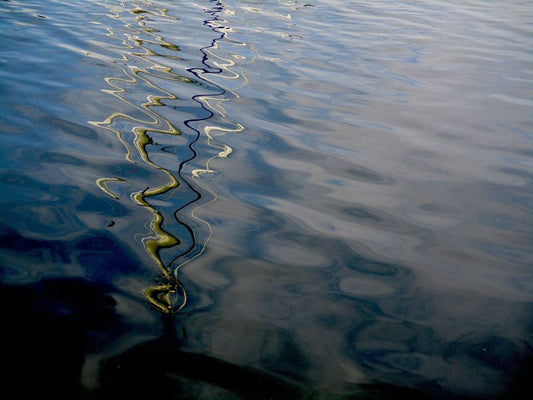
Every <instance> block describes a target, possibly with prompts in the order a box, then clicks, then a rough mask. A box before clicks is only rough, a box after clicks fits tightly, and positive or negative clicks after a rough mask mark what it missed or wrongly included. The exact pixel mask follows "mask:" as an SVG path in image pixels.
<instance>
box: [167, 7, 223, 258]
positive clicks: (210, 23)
mask: <svg viewBox="0 0 533 400" xmlns="http://www.w3.org/2000/svg"><path fill="white" fill-rule="evenodd" d="M211 1H212V2H214V3H216V4H215V6H214V7H213V8H212V9H211V10H206V11H205V13H206V14H209V15H211V16H212V18H210V19H207V20H204V21H203V24H204V26H208V27H210V28H211V29H212V30H213V31H214V32H216V33H218V34H220V36H219V37H217V38H215V39H213V40H212V41H211V44H210V45H209V46H205V47H202V48H201V49H200V51H201V52H202V54H203V57H202V64H203V65H204V66H205V67H206V68H188V69H187V71H188V72H190V73H191V74H193V75H194V76H195V77H196V78H197V79H198V80H200V81H204V82H207V83H209V84H210V85H214V86H215V87H217V88H218V89H220V92H219V93H215V94H212V93H210V94H209V95H210V96H223V95H224V94H226V90H225V89H224V88H222V87H220V86H218V85H217V84H215V83H213V82H211V81H208V80H207V79H205V78H203V77H202V75H203V74H220V73H222V69H221V68H216V67H212V66H210V65H209V63H208V60H209V56H208V50H209V49H211V48H214V47H215V45H216V42H218V41H219V40H222V39H224V37H225V36H226V34H225V33H224V32H220V30H219V29H220V28H221V27H222V26H221V25H218V24H217V25H215V24H214V23H213V22H214V21H219V20H220V18H219V17H218V15H217V14H218V13H220V12H221V11H222V10H223V9H224V7H223V6H222V4H221V2H220V1H219V0H211ZM205 95H206V93H204V94H197V95H194V96H193V97H192V99H193V100H194V101H195V102H197V103H198V104H200V107H202V109H203V110H205V111H206V112H207V113H208V116H206V117H204V118H191V119H188V120H186V121H184V124H185V126H187V127H188V128H190V129H191V130H192V131H194V132H195V133H196V137H195V138H194V139H193V140H191V141H190V143H189V145H188V146H189V149H190V150H191V152H192V154H193V155H192V156H191V157H190V158H188V159H186V160H184V161H182V162H180V165H179V167H178V175H179V176H180V178H181V179H182V181H183V182H184V183H185V184H186V185H187V186H188V187H189V189H191V190H192V191H193V192H194V193H195V194H196V197H195V198H194V199H192V200H190V201H189V202H187V203H185V204H184V205H182V206H181V207H179V208H178V209H177V210H176V211H175V212H174V217H175V218H176V220H177V221H178V222H179V223H180V224H182V225H183V226H184V227H185V229H187V231H188V232H189V234H190V235H191V239H192V243H191V245H190V246H189V248H188V249H186V250H185V251H184V252H182V253H181V254H179V255H177V256H176V257H175V258H174V259H173V260H172V261H171V263H170V265H173V264H174V263H175V262H176V261H177V260H178V259H179V258H183V257H185V256H187V255H189V254H191V253H192V252H193V251H194V249H195V248H196V246H197V244H198V243H197V240H196V235H195V233H194V230H193V229H192V228H191V227H190V226H189V225H187V223H186V222H184V221H182V220H181V219H180V218H179V213H180V211H181V210H183V209H184V208H186V207H188V206H190V205H191V204H193V203H195V202H197V201H199V200H200V199H201V198H202V194H201V193H200V192H199V191H198V190H197V189H195V188H194V186H193V185H192V184H191V183H190V182H189V180H188V178H187V177H185V176H184V174H183V168H184V166H185V165H186V164H187V163H189V162H190V161H192V160H194V159H195V158H196V157H197V156H198V153H197V152H196V150H195V149H194V145H195V143H196V142H198V140H199V139H200V136H201V132H200V131H199V130H198V129H196V128H195V127H194V126H193V124H194V123H196V122H201V121H207V120H209V119H210V118H213V116H214V115H215V114H214V113H213V112H212V111H211V110H209V109H208V108H207V107H206V106H205V104H204V103H203V102H202V101H201V100H200V98H201V97H203V96H205Z"/></svg>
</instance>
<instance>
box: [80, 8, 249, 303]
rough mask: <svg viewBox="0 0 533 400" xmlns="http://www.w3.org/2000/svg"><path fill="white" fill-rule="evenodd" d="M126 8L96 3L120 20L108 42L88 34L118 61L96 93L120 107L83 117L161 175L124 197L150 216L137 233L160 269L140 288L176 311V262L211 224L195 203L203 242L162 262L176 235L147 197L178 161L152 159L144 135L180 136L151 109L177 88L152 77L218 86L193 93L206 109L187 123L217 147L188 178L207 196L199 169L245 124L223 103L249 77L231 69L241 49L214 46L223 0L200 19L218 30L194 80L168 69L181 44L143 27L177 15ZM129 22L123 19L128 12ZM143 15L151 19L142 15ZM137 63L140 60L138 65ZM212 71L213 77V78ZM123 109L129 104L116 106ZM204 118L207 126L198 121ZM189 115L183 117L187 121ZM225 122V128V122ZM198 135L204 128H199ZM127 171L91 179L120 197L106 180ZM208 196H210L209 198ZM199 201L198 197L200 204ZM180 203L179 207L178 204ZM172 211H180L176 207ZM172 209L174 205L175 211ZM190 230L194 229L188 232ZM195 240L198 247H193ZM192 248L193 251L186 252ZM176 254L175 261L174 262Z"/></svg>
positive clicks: (225, 150)
mask: <svg viewBox="0 0 533 400" xmlns="http://www.w3.org/2000/svg"><path fill="white" fill-rule="evenodd" d="M131 4H132V6H130V7H128V6H127V4H126V2H122V3H119V4H113V5H110V4H107V3H102V5H103V6H104V7H106V8H107V9H108V11H109V12H110V14H108V16H109V17H110V18H112V19H114V20H120V21H126V23H124V24H123V25H122V26H120V27H118V28H111V27H107V28H106V31H107V33H106V36H107V37H108V38H109V40H108V42H111V43H107V42H105V43H104V42H97V41H93V42H92V44H94V45H97V46H101V48H103V49H105V51H106V52H109V51H111V52H113V53H115V54H116V55H117V56H118V58H117V57H115V58H114V62H117V61H118V62H120V64H122V65H123V66H122V67H121V75H120V76H111V77H106V78H105V82H106V83H107V85H108V87H107V88H106V89H102V92H104V93H106V94H108V95H110V96H113V97H114V98H116V99H118V100H120V102H121V104H122V105H124V107H123V108H122V110H116V111H113V112H111V113H110V115H109V116H108V117H107V118H105V119H104V120H103V121H89V123H90V124H92V125H94V126H97V127H98V128H101V129H105V130H107V131H109V132H113V134H114V135H115V136H116V137H117V138H118V140H119V141H120V142H121V144H122V145H123V146H124V148H125V156H124V157H125V159H126V160H127V162H129V163H132V164H137V165H140V166H141V165H142V166H143V167H148V168H150V169H151V171H153V172H154V173H157V174H161V175H163V176H164V177H165V183H163V184H161V185H159V186H156V187H152V186H150V183H151V182H147V183H146V185H145V186H143V188H139V189H138V190H136V191H134V192H133V193H131V194H130V198H131V200H132V201H133V202H134V203H135V204H137V205H138V206H140V207H143V208H144V209H146V210H148V211H149V212H150V214H151V221H150V223H149V229H150V233H149V234H148V235H144V236H142V237H140V238H139V239H140V241H141V242H142V244H143V247H144V249H145V250H146V252H147V253H148V254H149V256H150V257H151V258H152V259H153V260H154V262H155V263H156V265H157V267H158V269H159V272H160V276H159V278H158V279H157V280H156V282H155V283H154V285H152V286H150V287H149V288H146V289H145V290H144V295H145V297H146V299H147V300H148V302H149V303H150V304H151V305H152V306H153V307H155V308H156V309H158V310H160V311H162V312H164V313H176V312H178V311H180V310H181V309H182V308H183V307H184V306H185V304H186V301H187V294H186V292H185V289H184V287H183V286H182V284H181V283H180V281H179V279H178V271H179V269H180V268H181V267H182V266H183V265H185V264H187V263H188V262H190V261H192V260H193V259H195V258H197V257H199V256H200V255H201V254H202V253H203V252H204V251H205V248H206V245H207V242H208V241H209V239H210V237H211V233H212V230H211V226H210V225H209V223H208V222H206V221H205V220H203V219H201V218H200V217H198V216H197V215H196V212H197V210H198V207H199V206H196V207H195V208H193V209H192V211H191V212H190V216H191V217H192V218H193V219H194V220H196V221H197V222H200V223H202V224H204V226H206V227H207V230H208V235H207V237H206V238H205V239H204V241H203V243H197V242H196V238H195V237H194V238H193V242H194V243H193V246H192V247H191V249H189V250H187V251H186V252H185V253H183V254H181V255H178V256H177V257H175V258H174V260H173V261H172V262H170V263H169V265H166V264H165V262H164V261H163V258H162V255H161V252H162V250H164V249H169V248H172V247H174V246H177V245H179V244H180V240H179V239H178V238H177V237H176V236H175V235H173V234H172V233H170V232H168V230H166V229H165V228H164V226H163V224H164V216H163V214H162V213H161V212H160V211H159V210H158V209H157V208H156V207H155V206H154V204H153V201H152V199H153V198H155V197H157V196H160V195H162V194H165V193H168V192H170V191H171V190H173V189H175V188H177V187H178V186H179V185H180V180H179V179H178V177H179V175H178V174H179V168H178V166H177V165H176V168H175V169H174V170H175V171H173V170H171V169H168V168H165V167H163V166H161V165H159V164H157V163H156V162H154V161H153V160H152V159H151V158H150V155H149V152H148V149H147V147H148V146H149V145H151V144H153V141H152V138H151V135H152V134H162V135H171V136H172V135H181V132H180V131H179V130H178V129H177V128H176V127H175V126H174V125H173V124H172V122H171V121H169V120H168V119H166V118H165V117H164V116H163V115H162V114H161V113H159V112H158V111H157V109H158V107H166V104H165V102H167V103H168V102H171V101H174V100H177V99H178V97H177V95H176V94H174V93H172V92H171V91H170V90H168V89H166V88H164V87H161V86H160V85H158V84H156V83H155V82H160V81H161V80H166V81H173V82H179V83H185V84H187V83H196V82H197V81H205V82H208V83H209V84H211V85H212V87H215V88H219V89H220V92H219V93H217V94H215V95H197V96H194V99H195V100H196V101H197V102H198V103H200V104H201V105H202V108H203V109H205V110H207V111H209V112H210V113H211V114H212V116H211V117H208V118H205V119H204V120H201V119H200V120H191V121H195V122H197V123H198V126H191V125H193V123H192V122H191V125H189V124H187V123H186V125H187V126H189V127H191V128H192V129H194V130H195V131H197V133H198V134H199V135H200V137H205V138H206V145H207V146H208V147H210V148H213V149H216V150H217V154H215V155H214V156H212V157H210V158H209V159H208V160H207V161H205V167H203V168H198V169H195V170H193V171H192V177H193V179H195V180H196V184H197V185H198V187H200V188H201V189H202V190H203V191H204V192H205V193H209V194H210V195H211V200H210V202H213V201H215V200H216V195H215V194H214V193H213V192H212V191H211V190H210V189H209V188H206V187H205V185H203V184H202V183H201V182H200V181H199V178H200V177H201V175H202V174H205V173H213V172H215V171H214V170H213V169H212V167H211V164H212V161H213V160H214V159H216V158H227V157H228V156H229V155H230V154H231V153H232V152H233V149H232V148H231V147H230V146H229V145H228V144H225V143H223V142H222V141H221V140H220V139H221V137H222V136H224V135H226V134H228V133H237V132H241V131H243V130H244V126H242V125H241V124H238V123H234V122H232V121H229V120H228V119H227V117H226V110H225V108H224V102H226V101H229V100H231V98H234V97H238V95H237V94H236V93H235V91H234V90H235V88H238V87H240V86H243V85H245V84H246V83H247V82H248V80H247V78H246V76H245V75H244V74H243V73H242V71H239V72H240V73H239V72H238V71H237V69H238V67H237V65H236V63H235V61H234V59H235V60H241V59H244V58H245V57H244V56H239V55H238V54H232V55H231V56H228V57H229V58H224V57H222V56H221V55H219V54H218V53H220V52H221V49H220V47H219V44H218V41H220V40H222V39H225V38H226V37H227V35H228V33H231V32H232V30H231V29H230V28H227V27H225V26H223V24H224V23H225V22H226V21H223V20H221V19H219V17H218V15H217V13H218V12H219V11H220V10H219V8H221V5H222V3H221V2H219V3H217V6H218V7H219V8H215V11H206V13H208V14H210V15H212V16H213V19H212V20H208V21H204V25H206V26H208V27H210V28H211V29H212V30H213V31H214V32H216V33H217V34H219V37H218V38H217V39H215V40H213V41H212V43H211V45H210V46H208V47H205V48H203V49H201V52H203V54H204V59H203V61H202V63H203V64H204V65H205V66H206V67H207V69H205V70H203V69H189V70H188V72H191V73H192V74H193V75H194V76H195V77H196V78H198V80H192V79H190V78H187V77H185V76H183V75H180V74H178V73H176V72H174V71H173V69H172V68H171V67H170V66H168V65H165V64H164V62H165V60H167V61H168V62H171V61H182V59H181V58H180V57H179V52H180V47H179V46H177V45H176V44H174V43H170V42H168V41H166V40H165V39H164V38H163V36H162V35H161V34H160V31H159V30H157V29H155V28H153V27H150V26H147V22H148V21H149V20H151V19H155V18H163V19H172V20H177V18H176V17H173V16H171V15H169V14H168V12H167V11H168V10H166V9H159V10H157V9H155V11H154V9H152V8H153V5H152V4H151V3H150V2H148V1H147V2H143V3H142V4H143V6H142V7H140V6H138V5H135V2H131ZM128 14H130V15H132V16H134V17H133V19H134V22H133V23H131V22H127V20H128V19H129V20H130V21H131V17H129V18H128V17H127V15H128ZM148 16H150V19H149V18H148ZM228 43H230V44H231V45H232V46H246V44H244V43H240V42H238V41H235V40H231V41H228ZM159 49H165V51H167V52H168V50H170V51H171V52H174V53H173V54H160V53H159V52H158V51H162V50H159ZM87 55H88V56H90V57H96V58H100V59H102V58H105V59H106V60H107V59H109V57H108V56H103V55H97V54H94V53H87ZM140 65H142V66H140ZM215 75H216V79H214V78H215ZM220 78H222V79H225V80H228V82H229V81H231V82H232V87H233V89H229V88H227V87H226V86H227V85H221V84H220V83H219V82H218V80H219V79H220ZM141 86H142V87H147V88H148V89H149V91H150V92H151V93H149V94H147V95H146V97H145V98H146V101H144V102H142V104H139V101H138V100H137V101H136V100H132V99H131V97H132V95H134V94H136V93H137V92H135V91H134V90H133V89H134V88H136V87H141ZM123 110H128V111H123ZM207 119H209V120H210V121H211V124H210V125H205V123H204V121H205V120H207ZM212 121H219V122H220V124H219V125H218V124H214V123H213V122H212ZM186 122H189V121H186ZM228 126H229V127H230V128H228ZM202 134H203V135H202ZM126 181H127V180H126V178H124V177H118V176H112V177H101V178H99V179H97V180H96V185H97V186H98V187H99V188H100V189H101V190H102V191H103V192H104V193H106V194H107V195H109V196H110V197H112V198H113V199H116V200H119V199H120V197H119V195H118V194H117V191H116V190H113V188H112V187H113V185H120V184H123V183H124V182H126ZM210 202H209V203H210ZM204 205H205V203H204ZM184 207H186V206H184ZM178 211H179V210H178ZM176 212H177V211H176ZM193 236H195V235H194V234H193ZM197 244H198V245H199V247H197ZM193 250H194V251H195V252H193ZM182 258H183V259H185V260H184V261H180V262H179V264H178V265H177V266H174V265H173V264H174V262H176V263H177V260H181V259H182Z"/></svg>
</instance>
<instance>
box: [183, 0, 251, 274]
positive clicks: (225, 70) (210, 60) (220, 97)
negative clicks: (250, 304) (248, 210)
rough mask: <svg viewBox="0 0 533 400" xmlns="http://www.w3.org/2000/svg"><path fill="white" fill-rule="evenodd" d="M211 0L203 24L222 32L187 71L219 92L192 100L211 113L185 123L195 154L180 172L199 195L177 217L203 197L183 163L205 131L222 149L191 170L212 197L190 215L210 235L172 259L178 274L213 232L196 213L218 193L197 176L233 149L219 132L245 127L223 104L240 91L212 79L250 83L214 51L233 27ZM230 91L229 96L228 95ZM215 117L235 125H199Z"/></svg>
mask: <svg viewBox="0 0 533 400" xmlns="http://www.w3.org/2000/svg"><path fill="white" fill-rule="evenodd" d="M211 2H213V3H214V5H213V6H212V8H211V9H206V10H204V12H205V13H206V14H208V15H210V16H211V18H210V19H207V20H205V21H204V22H203V24H204V26H208V27H209V28H211V30H213V31H214V32H216V33H217V34H219V36H218V37H216V38H215V39H213V40H212V41H211V44H210V45H209V46H206V47H203V48H202V49H200V51H201V52H202V54H203V56H202V64H203V67H202V68H189V69H187V71H188V72H190V73H192V74H193V75H194V76H195V77H196V78H197V79H198V80H199V81H204V82H206V83H208V84H209V85H210V86H211V87H214V88H218V89H219V90H218V93H215V94H211V95H207V94H198V95H195V96H193V100H194V101H196V102H197V103H198V104H199V105H200V106H201V107H202V108H203V109H204V110H205V111H207V113H208V115H207V117H205V118H197V119H189V120H186V121H184V124H185V125H186V126H187V127H189V128H190V129H192V130H193V131H194V132H196V138H195V139H194V140H193V141H191V143H190V144H189V148H190V149H191V151H192V153H193V156H192V157H191V158H190V159H189V160H186V161H184V162H183V163H181V164H180V168H179V172H180V176H181V177H182V179H183V181H184V182H186V183H187V184H188V185H189V186H190V188H191V189H192V190H194V191H195V192H196V194H197V197H196V198H195V199H193V200H191V201H190V202H189V203H187V204H185V205H183V206H182V207H181V208H180V209H178V210H177V211H176V213H175V215H176V218H179V217H178V214H179V213H180V212H182V211H183V210H184V209H186V208H187V207H189V206H190V205H191V204H193V203H196V202H197V201H198V200H199V199H200V197H201V194H200V192H198V191H197V190H196V189H194V187H193V186H192V185H190V184H189V181H188V178H187V177H186V176H184V172H183V167H184V166H185V164H186V163H188V162H190V161H191V160H192V159H194V158H196V157H197V156H198V154H197V151H196V150H195V146H196V145H197V143H198V141H199V140H200V138H201V137H202V132H203V134H204V135H205V136H206V138H207V140H206V144H207V145H208V146H209V147H211V148H215V149H218V150H220V151H219V152H218V153H217V154H216V155H214V156H212V157H210V158H208V159H207V161H206V162H205V167H204V168H198V169H194V170H193V171H192V172H191V175H192V178H193V179H194V181H195V185H196V186H197V187H200V188H201V189H202V190H203V191H204V192H205V193H207V194H209V195H210V197H211V200H210V201H208V202H207V203H205V204H200V205H198V206H196V207H195V208H194V209H193V210H192V211H191V213H190V215H191V217H192V218H193V219H194V220H196V221H197V222H199V223H200V224H204V225H205V226H206V228H207V230H208V235H207V237H206V238H205V239H204V240H203V241H202V242H201V243H200V241H199V240H197V238H196V236H195V235H194V233H193V235H194V240H193V243H192V245H191V246H190V248H189V249H188V250H187V251H185V252H184V253H182V254H180V255H179V256H177V257H176V258H175V259H174V260H173V261H172V264H175V265H176V267H175V268H174V274H175V276H176V277H177V274H178V271H179V270H180V269H181V268H182V267H183V266H184V265H185V264H187V263H189V262H191V261H193V260H194V259H196V258H198V257H199V256H201V255H202V254H203V253H204V252H205V250H206V247H207V244H208V242H209V240H210V238H211V236H212V233H213V232H212V228H211V225H210V224H209V223H208V222H207V221H205V220H204V219H202V218H200V217H199V216H198V215H197V211H198V210H199V208H200V207H202V206H206V205H208V204H211V203H213V202H215V201H216V200H217V195H216V194H215V193H214V192H213V191H212V190H211V189H209V188H208V187H207V186H206V185H203V184H202V183H201V180H199V179H198V178H200V177H201V175H203V174H206V173H215V172H216V171H215V170H214V169H212V168H211V163H212V161H213V160H215V159H217V158H227V157H228V156H229V155H230V154H231V153H232V152H233V149H232V148H231V147H230V146H229V145H228V144H226V143H222V142H221V141H220V140H218V139H217V137H219V136H223V135H225V134H227V133H230V132H233V133H237V132H241V131H243V130H244V129H245V127H244V126H243V125H242V124H240V123H236V122H233V121H229V120H228V119H227V117H226V110H225V109H224V107H223V106H222V104H223V102H226V101H230V100H231V98H232V97H233V98H236V97H239V96H238V95H237V93H235V92H234V91H233V90H231V89H229V88H226V87H224V86H222V85H220V84H218V83H217V82H216V81H215V80H213V79H210V78H209V76H210V75H214V74H216V76H217V77H221V78H224V79H233V80H234V79H243V81H244V83H243V84H242V85H241V86H240V87H242V86H244V85H246V84H247V83H248V79H247V77H246V75H245V74H244V73H243V72H242V71H241V74H239V73H237V72H235V71H233V70H232V69H231V68H232V67H235V66H236V63H235V62H234V61H233V60H231V59H226V58H223V57H222V56H220V55H218V54H216V53H215V51H216V50H219V49H220V47H219V44H218V42H220V41H223V40H226V41H227V40H229V39H228V33H229V32H232V29H231V28H229V27H228V26H227V25H226V24H225V23H227V21H225V20H223V19H221V18H220V16H219V14H220V13H221V12H222V11H223V10H224V5H223V2H222V1H220V0H211ZM231 42H232V43H234V44H238V45H242V46H245V45H246V44H245V43H242V42H238V41H234V40H231ZM228 94H229V95H230V96H228ZM215 118H218V119H220V120H221V122H222V123H224V124H227V125H233V126H234V128H227V127H223V126H218V125H214V124H213V125H206V126H204V127H197V126H196V125H198V124H200V123H203V122H206V121H208V120H213V119H215ZM181 259H184V261H180V260H181Z"/></svg>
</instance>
